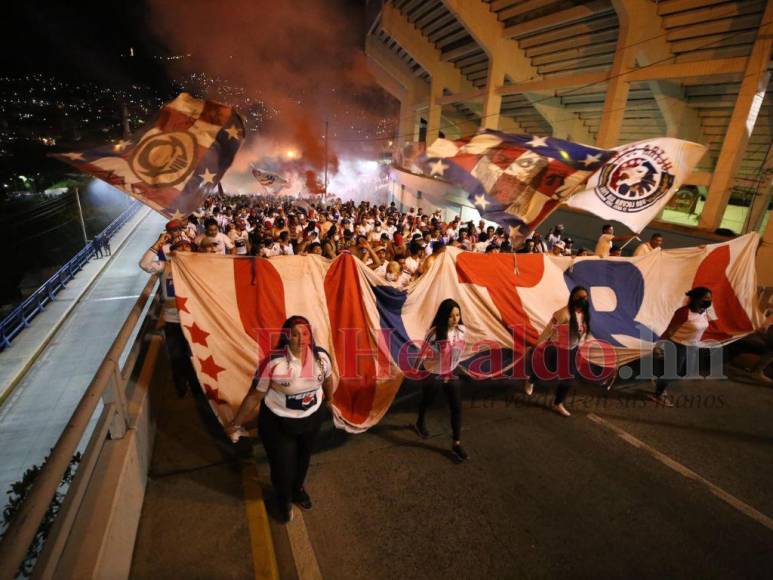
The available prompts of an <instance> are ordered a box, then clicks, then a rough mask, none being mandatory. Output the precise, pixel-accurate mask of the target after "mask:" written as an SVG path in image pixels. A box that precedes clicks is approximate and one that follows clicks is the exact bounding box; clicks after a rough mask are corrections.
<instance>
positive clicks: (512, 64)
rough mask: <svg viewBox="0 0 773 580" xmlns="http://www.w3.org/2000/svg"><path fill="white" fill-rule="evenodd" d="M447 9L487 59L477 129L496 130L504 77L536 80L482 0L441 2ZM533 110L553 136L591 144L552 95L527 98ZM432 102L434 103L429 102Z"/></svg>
mask: <svg viewBox="0 0 773 580" xmlns="http://www.w3.org/2000/svg"><path fill="white" fill-rule="evenodd" d="M443 3H444V4H445V5H446V7H447V8H448V10H449V11H450V12H452V13H453V14H454V16H456V18H457V19H458V20H459V22H461V23H462V24H463V25H464V27H465V28H466V29H467V30H468V31H469V33H470V35H471V36H472V37H473V38H474V39H475V41H476V42H477V43H478V44H479V45H480V46H481V47H482V48H483V49H484V50H485V51H486V53H487V54H488V57H489V69H488V78H487V86H486V90H485V92H484V94H483V117H482V118H481V126H482V127H488V128H492V129H496V128H499V123H500V113H501V105H502V95H501V94H500V93H499V92H498V90H497V89H498V88H499V87H500V86H502V85H503V84H504V81H505V77H506V76H507V77H510V78H511V79H522V78H535V77H540V76H541V75H540V74H539V71H538V70H537V69H536V68H535V67H534V66H533V65H532V63H531V61H530V59H529V58H528V57H527V56H526V54H525V52H524V51H523V49H521V48H520V47H519V46H518V44H517V43H515V42H513V41H512V40H511V39H510V37H508V36H507V35H505V34H504V33H503V30H504V29H503V26H502V24H501V23H500V22H499V19H498V18H497V15H496V14H494V13H493V12H492V11H491V10H490V9H489V5H488V4H487V3H485V2H483V0H443ZM527 97H528V98H529V100H530V101H531V104H532V105H533V107H534V108H535V109H536V110H537V111H538V112H539V113H540V114H541V115H542V116H543V117H544V119H545V120H546V121H547V122H548V123H549V124H550V126H551V127H552V128H553V134H554V135H555V136H556V137H559V138H564V139H573V140H575V141H580V142H584V143H592V142H593V136H592V135H591V134H590V132H589V131H588V128H587V127H586V126H585V124H584V123H583V122H582V120H581V119H580V118H579V117H578V116H577V115H576V114H575V113H573V112H572V111H570V110H568V109H567V108H566V107H565V106H564V105H563V103H561V101H560V99H558V98H556V97H555V96H553V95H544V94H543V95H537V94H534V93H531V94H529V95H527ZM433 102H434V101H433Z"/></svg>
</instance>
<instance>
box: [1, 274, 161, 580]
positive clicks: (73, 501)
mask: <svg viewBox="0 0 773 580" xmlns="http://www.w3.org/2000/svg"><path fill="white" fill-rule="evenodd" d="M158 294H159V282H158V277H157V276H152V277H151V278H150V280H148V283H147V284H146V285H145V288H144V289H143V291H142V294H141V295H140V297H139V299H138V300H137V302H136V303H135V304H134V306H133V307H132V309H131V311H130V312H129V316H128V317H127V318H126V321H125V322H124V323H123V326H121V329H120V331H119V332H118V336H116V338H115V340H114V341H113V344H112V346H111V347H110V350H109V351H108V352H107V354H106V355H105V358H104V360H103V361H102V364H100V366H99V369H98V370H97V372H96V374H95V375H94V378H93V379H92V381H91V383H90V384H89V386H88V388H87V389H86V391H85V393H84V394H83V397H82V398H81V400H80V402H79V403H78V406H77V407H76V408H75V410H74V411H73V414H72V416H71V417H70V420H69V421H68V423H67V425H66V427H65V428H64V430H63V431H62V434H61V435H60V437H59V440H58V441H57V443H56V445H55V446H54V448H53V449H52V450H51V454H50V456H49V458H48V461H46V462H45V464H43V467H42V468H41V470H40V472H39V474H38V476H37V477H36V479H35V482H34V483H33V485H32V488H31V489H30V491H29V494H28V495H27V497H26V498H25V499H24V502H23V504H22V506H21V507H20V509H19V511H18V512H17V514H16V517H15V518H14V519H13V521H12V522H11V523H10V525H9V526H8V529H7V530H6V532H5V534H4V535H3V538H2V540H1V541H0V580H12V579H13V578H14V577H15V576H16V573H17V571H18V569H19V565H20V564H21V562H22V561H23V560H24V559H25V557H26V554H27V551H28V549H29V547H30V544H31V543H32V541H33V540H34V538H35V535H36V533H37V531H38V527H39V526H40V523H41V522H42V521H43V519H44V518H45V516H46V511H47V510H48V506H49V504H50V503H51V500H52V499H53V498H54V495H55V494H56V492H57V488H58V487H59V484H60V483H61V481H62V477H63V476H64V473H65V471H66V470H67V467H68V466H69V464H70V460H71V459H72V456H73V454H74V453H75V451H76V450H77V449H78V446H79V444H80V442H81V439H82V438H83V435H84V433H85V432H86V429H87V428H88V425H89V422H90V421H91V418H92V416H93V415H94V412H95V410H96V408H97V405H98V403H99V401H100V400H102V402H103V406H102V411H101V413H100V416H99V419H98V421H97V422H96V426H95V427H94V430H93V431H92V432H91V436H90V438H89V441H88V444H87V447H86V451H85V452H84V455H83V459H82V460H81V462H80V465H79V467H78V471H77V472H76V475H75V478H74V480H73V482H72V484H71V485H70V487H69V489H68V490H67V495H66V496H65V500H64V503H63V505H62V508H61V510H60V512H59V514H58V516H57V519H56V522H55V524H54V528H53V529H52V531H51V534H50V535H49V538H48V541H47V542H46V544H45V546H44V548H43V553H42V554H41V556H40V558H39V559H38V561H37V563H36V566H35V569H34V570H33V577H37V578H41V577H50V574H51V571H52V570H53V569H55V567H56V564H57V562H58V559H59V556H60V555H61V553H62V551H63V549H64V544H65V541H66V538H67V536H68V534H69V532H70V529H71V528H72V525H73V523H74V521H75V516H76V514H77V512H78V509H79V507H80V503H81V501H82V499H83V497H84V495H85V490H86V488H87V487H88V484H89V481H90V479H91V474H92V472H93V471H94V468H95V466H96V463H97V458H98V457H99V454H100V452H101V451H102V448H103V446H104V444H105V442H106V441H107V440H108V438H109V439H110V440H116V439H121V438H123V437H124V435H125V434H126V431H127V430H128V429H130V428H132V427H133V424H132V423H133V420H134V419H135V418H134V417H132V416H131V415H130V414H129V410H128V408H127V404H126V386H127V384H128V382H129V379H130V378H131V375H132V373H133V371H134V367H135V366H136V364H137V360H138V357H139V353H140V349H141V347H142V342H143V337H144V336H145V334H146V331H147V330H148V327H149V325H150V324H152V323H153V322H154V319H155V318H156V314H157V311H158V309H159V307H160V301H159V300H157V297H158ZM138 330H139V332H138ZM132 337H134V339H133V340H132ZM124 357H125V362H124V364H123V366H121V364H120V361H121V359H122V358H124Z"/></svg>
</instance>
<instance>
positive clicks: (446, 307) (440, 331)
mask: <svg viewBox="0 0 773 580" xmlns="http://www.w3.org/2000/svg"><path fill="white" fill-rule="evenodd" d="M454 308H458V309H459V324H464V322H462V309H461V307H460V306H459V304H457V303H456V300H454V299H453V298H446V299H445V300H443V302H441V303H440V306H438V309H437V312H436V313H435V318H434V319H433V320H432V328H434V329H435V340H446V339H447V338H448V319H449V317H450V316H451V311H452V310H453V309H454Z"/></svg>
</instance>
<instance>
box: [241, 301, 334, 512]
mask: <svg viewBox="0 0 773 580" xmlns="http://www.w3.org/2000/svg"><path fill="white" fill-rule="evenodd" d="M332 368H333V367H332V364H331V362H330V357H329V355H328V354H327V352H326V351H325V350H324V349H323V348H321V347H318V346H317V345H316V344H315V343H314V336H313V335H312V332H311V325H310V324H309V321H308V320H306V319H305V318H303V317H302V316H291V317H290V318H288V319H287V321H285V323H284V324H283V325H282V334H281V336H280V338H279V344H278V345H277V347H276V348H275V349H274V351H272V354H271V355H270V356H269V358H268V359H267V360H266V361H264V362H263V363H262V364H261V365H260V366H259V367H258V370H257V371H256V372H255V377H254V378H253V380H252V385H251V387H250V392H249V393H248V394H247V396H246V397H245V398H244V401H243V402H242V404H241V407H240V408H239V412H238V413H237V414H236V417H235V418H234V420H233V422H232V423H231V424H230V425H229V426H228V428H227V431H228V433H229V434H231V435H232V438H233V435H234V434H237V435H236V438H237V439H238V433H239V432H240V431H241V430H242V429H241V421H242V420H243V418H244V417H246V416H248V415H249V414H250V412H251V411H253V410H254V409H255V408H256V407H257V406H258V405H260V412H259V413H258V433H259V434H260V438H261V441H262V442H263V447H265V449H266V455H267V456H268V462H269V466H270V468H271V483H272V484H273V486H274V490H275V491H276V495H277V499H278V502H279V510H280V515H281V518H282V521H284V522H288V521H290V520H291V519H292V507H293V506H292V504H293V503H297V504H298V505H299V506H300V507H302V508H303V509H311V498H310V497H309V494H308V493H307V492H306V490H305V488H304V486H303V482H304V480H305V479H306V472H307V471H308V469H309V461H310V459H311V451H312V448H313V446H314V439H315V438H316V436H317V433H318V432H319V428H320V424H321V421H322V412H321V411H322V400H323V399H326V400H327V401H328V402H330V401H332V396H333V383H332V379H331V374H332ZM261 401H262V403H263V404H261Z"/></svg>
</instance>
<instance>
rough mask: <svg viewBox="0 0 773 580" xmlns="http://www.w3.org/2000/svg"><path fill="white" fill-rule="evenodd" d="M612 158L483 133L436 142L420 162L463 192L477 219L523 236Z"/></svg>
mask: <svg viewBox="0 0 773 580" xmlns="http://www.w3.org/2000/svg"><path fill="white" fill-rule="evenodd" d="M614 155H615V152H614V151H607V150H604V149H597V148H596V147H590V146H588V145H580V144H578V143H572V142H570V141H564V140H562V139H555V138H553V137H539V136H536V135H511V134H507V133H502V132H500V131H492V130H490V129H486V130H484V131H482V132H481V133H479V134H477V135H475V136H474V137H468V138H464V139H459V140H457V141H450V140H448V139H438V140H436V141H435V142H434V143H432V145H431V146H430V147H429V148H428V149H427V152H426V154H425V155H423V156H421V157H420V158H419V161H418V163H419V166H420V167H422V169H423V171H424V172H425V173H426V174H428V175H430V176H431V177H438V178H440V179H444V180H446V181H450V182H451V183H453V184H455V185H458V186H459V187H461V188H462V189H464V190H465V191H466V192H467V193H468V194H469V199H470V201H471V202H472V203H473V204H475V207H476V208H477V209H478V211H479V212H480V215H481V217H483V218H484V219H486V220H489V221H493V222H496V223H498V224H499V225H501V226H503V227H509V228H510V233H511V234H520V235H523V236H525V235H527V234H528V233H529V232H530V231H531V230H533V229H534V228H536V227H537V226H538V225H539V224H540V223H541V222H542V221H543V220H544V219H545V218H546V217H547V216H548V215H550V213H551V212H552V211H553V210H554V209H555V208H556V207H557V206H558V205H559V204H560V203H561V202H563V201H565V200H566V199H567V198H568V197H570V196H571V195H572V194H574V193H575V192H576V191H579V190H581V189H583V186H584V184H585V182H586V180H587V179H588V178H589V177H590V176H591V175H592V174H593V173H594V172H595V171H596V170H598V169H600V168H601V167H602V165H603V164H604V162H606V161H607V160H608V159H610V158H611V157H613V156H614Z"/></svg>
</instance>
